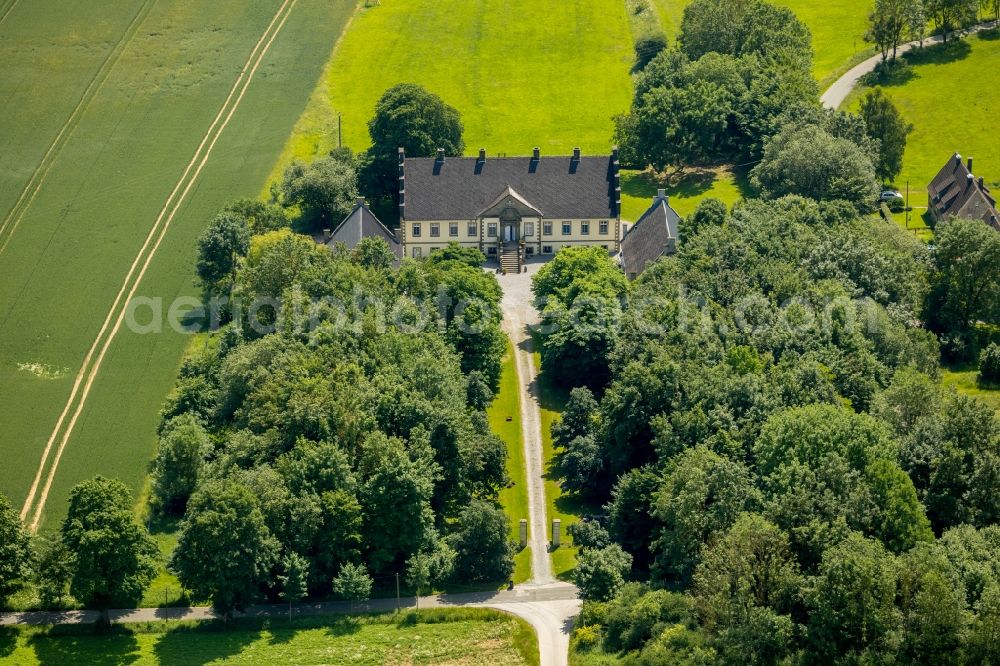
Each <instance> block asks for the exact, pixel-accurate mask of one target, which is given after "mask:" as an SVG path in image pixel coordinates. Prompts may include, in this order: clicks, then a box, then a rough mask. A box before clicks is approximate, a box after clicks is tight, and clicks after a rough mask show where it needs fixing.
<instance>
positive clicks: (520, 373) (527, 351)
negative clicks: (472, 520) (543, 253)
mask: <svg viewBox="0 0 1000 666" xmlns="http://www.w3.org/2000/svg"><path fill="white" fill-rule="evenodd" d="M541 265H542V264H541V263H540V262H532V263H529V264H528V272H527V273H518V274H510V275H500V276H498V278H499V281H500V287H501V288H502V289H503V300H502V301H501V305H500V306H501V308H502V310H503V327H504V330H505V331H506V333H507V335H508V337H510V340H511V343H512V344H513V347H514V360H515V363H516V366H517V383H518V390H519V392H520V404H521V439H522V441H523V443H524V460H525V466H526V468H527V477H528V478H527V483H528V513H529V514H530V516H528V544H529V546H530V548H531V575H532V581H533V582H535V583H539V584H546V583H551V582H552V581H553V580H555V579H554V578H553V576H552V563H551V561H550V560H549V553H548V547H549V538H548V529H549V526H548V522H547V520H546V514H545V507H546V503H545V479H544V478H543V476H542V475H543V473H544V467H543V464H544V463H543V456H542V414H541V410H540V407H539V404H538V369H537V368H536V367H535V362H534V359H533V358H532V356H531V354H532V351H533V350H534V346H533V342H532V339H531V336H530V334H529V331H528V327H529V326H531V325H534V324H537V323H538V321H539V316H538V311H537V310H536V309H535V306H534V302H533V300H534V299H533V295H532V293H531V276H532V275H533V274H534V273H535V272H536V271H537V270H538V268H539V266H541ZM511 519H512V520H518V519H519V517H518V516H511Z"/></svg>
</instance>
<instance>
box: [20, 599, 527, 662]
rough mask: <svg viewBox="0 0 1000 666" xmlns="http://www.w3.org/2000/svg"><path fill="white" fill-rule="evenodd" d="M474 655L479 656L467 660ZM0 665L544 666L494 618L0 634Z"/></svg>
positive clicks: (468, 613) (501, 617)
mask: <svg viewBox="0 0 1000 666" xmlns="http://www.w3.org/2000/svg"><path fill="white" fill-rule="evenodd" d="M470 655H474V657H472V656H470ZM0 658H2V659H3V660H4V661H6V662H8V663H15V664H20V665H23V666H30V665H33V664H69V663H76V664H81V663H88V664H125V663H128V664H217V663H231V664H337V665H338V666H339V665H344V666H347V665H351V666H355V665H357V666H363V665H366V664H371V665H376V664H377V665H379V666H381V665H382V664H442V663H448V664H456V665H459V664H473V663H477V664H481V663H489V664H494V665H495V666H514V665H516V664H538V646H537V642H536V639H535V633H534V631H533V630H532V629H531V627H530V625H528V624H527V623H526V622H524V621H523V620H520V619H518V618H515V617H512V616H510V615H505V614H503V613H500V612H499V611H493V610H488V609H482V608H476V609H448V610H430V611H409V612H406V613H403V614H402V615H396V614H386V615H370V616H353V617H326V618H322V617H312V618H301V619H296V620H293V621H292V622H291V623H289V622H288V621H286V620H271V621H264V622H262V621H253V620H236V621H233V622H230V624H229V626H228V627H223V626H221V625H218V624H214V623H203V624H198V623H190V622H189V623H183V624H166V623H150V624H148V625H127V626H125V627H115V628H114V629H113V630H111V631H108V632H103V633H94V630H93V629H90V628H88V627H55V628H13V627H0Z"/></svg>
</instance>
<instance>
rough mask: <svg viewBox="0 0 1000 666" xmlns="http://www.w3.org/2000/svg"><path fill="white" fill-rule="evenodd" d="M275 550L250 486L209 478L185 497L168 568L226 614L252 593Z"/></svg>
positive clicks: (257, 590)
mask: <svg viewBox="0 0 1000 666" xmlns="http://www.w3.org/2000/svg"><path fill="white" fill-rule="evenodd" d="M278 550H279V544H278V543H277V541H276V540H275V539H274V537H273V536H272V535H271V532H270V530H269V529H268V528H267V525H265V523H264V515H263V514H262V513H261V510H260V506H259V504H258V501H257V498H256V497H254V495H253V493H252V492H251V491H250V489H249V488H247V487H246V486H245V485H242V484H240V483H238V482H235V481H213V482H212V483H207V484H205V485H203V486H202V487H201V488H200V489H199V490H198V492H196V493H195V494H194V495H193V496H192V497H191V499H190V500H189V501H188V508H187V514H186V516H185V518H184V522H183V523H182V524H181V534H180V538H179V540H178V543H177V549H176V550H175V551H174V554H173V556H172V557H171V560H170V568H171V569H172V570H173V571H174V572H175V573H176V574H177V577H178V578H179V579H180V581H181V584H182V585H184V587H186V588H187V589H189V590H191V591H192V592H193V593H194V594H195V596H196V597H198V598H201V599H211V600H212V606H213V607H214V608H216V609H217V610H219V611H220V612H222V613H223V614H225V615H226V616H228V615H230V614H231V613H232V612H233V611H234V610H238V609H242V608H245V607H246V606H247V605H248V604H250V603H252V602H253V601H254V600H255V599H256V598H257V597H258V595H259V594H260V591H261V588H262V586H263V585H265V584H266V583H267V582H268V577H269V575H270V572H271V568H272V567H273V566H274V564H275V563H276V562H277V559H278Z"/></svg>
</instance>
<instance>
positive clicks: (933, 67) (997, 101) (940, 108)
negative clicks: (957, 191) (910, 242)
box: [845, 30, 1000, 224]
mask: <svg viewBox="0 0 1000 666" xmlns="http://www.w3.org/2000/svg"><path fill="white" fill-rule="evenodd" d="M905 58H906V61H907V62H908V63H910V65H911V66H910V68H909V69H908V73H907V74H906V75H904V76H901V77H898V78H897V80H895V81H889V82H885V83H883V85H882V89H883V91H884V92H885V93H886V94H887V95H888V96H889V97H890V98H891V99H892V101H893V102H894V103H895V104H896V106H897V107H898V108H899V111H900V113H901V114H902V115H903V118H905V119H906V120H907V122H909V123H911V124H912V125H913V132H912V133H911V134H910V136H909V137H908V140H907V143H906V153H905V154H904V155H903V172H902V173H901V174H900V175H899V176H898V177H897V178H896V182H895V184H896V186H897V187H898V188H900V189H903V188H905V187H906V184H907V182H909V185H910V204H911V205H912V206H914V207H915V208H916V210H915V211H914V215H915V218H919V216H920V214H922V213H923V212H924V210H925V209H926V206H927V184H928V183H929V182H930V181H931V179H933V178H934V176H935V175H936V174H937V172H938V171H939V170H940V169H941V167H942V166H944V163H945V162H947V161H948V158H949V157H950V156H951V155H952V154H953V153H956V152H958V153H960V154H961V155H962V156H963V158H964V157H968V156H972V157H973V158H974V160H973V171H975V173H976V174H977V175H981V176H983V177H984V178H985V179H986V182H987V184H988V185H989V186H990V187H991V188H992V189H994V190H996V189H998V188H1000V131H998V125H997V118H998V117H1000V89H998V88H997V87H996V86H995V85H974V84H973V85H970V83H972V82H977V81H983V78H982V77H983V76H984V75H985V73H987V72H1000V32H997V31H996V30H993V31H990V32H986V33H979V34H978V35H973V36H970V37H967V38H966V39H964V40H961V41H954V42H950V43H948V44H946V45H941V46H934V47H928V48H925V49H923V50H922V51H920V50H918V51H913V52H911V53H908V54H906V56H905ZM863 93H864V89H863V88H861V89H859V90H857V91H856V92H855V93H854V94H853V95H852V97H850V98H848V100H847V101H846V102H845V105H846V107H847V108H850V109H852V110H856V109H857V107H858V104H859V100H860V97H861V95H862V94H863ZM917 207H918V208H917ZM914 221H915V220H913V219H911V224H913V223H914ZM916 221H918V220H916Z"/></svg>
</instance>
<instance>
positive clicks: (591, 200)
mask: <svg viewBox="0 0 1000 666" xmlns="http://www.w3.org/2000/svg"><path fill="white" fill-rule="evenodd" d="M616 168H617V164H616V161H615V160H614V158H613V157H611V156H604V157H585V156H583V157H579V158H573V157H569V156H567V157H539V158H538V159H535V158H533V157H496V158H491V157H487V158H485V159H483V160H480V158H478V157H448V158H446V159H445V160H444V161H438V159H437V158H433V157H407V158H405V161H404V163H403V177H404V181H403V182H404V196H403V203H404V206H403V216H404V217H405V218H406V219H407V220H472V219H475V218H476V216H477V215H479V213H480V212H482V211H483V210H484V209H486V208H487V207H488V206H489V205H490V204H491V203H492V202H494V201H495V200H496V199H497V197H498V196H499V195H500V194H501V193H503V192H504V191H505V190H506V189H507V188H508V187H509V188H511V189H513V190H515V191H516V192H518V193H519V194H520V195H521V196H522V197H523V198H524V200H525V201H527V202H528V203H530V205H531V206H533V207H535V208H537V209H538V210H539V211H541V212H542V214H543V215H544V216H545V217H547V218H584V219H586V218H603V219H608V218H616V217H617V215H618V213H617V205H616V204H617V201H618V195H617V193H616V191H615V190H616V186H615V170H616Z"/></svg>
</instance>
